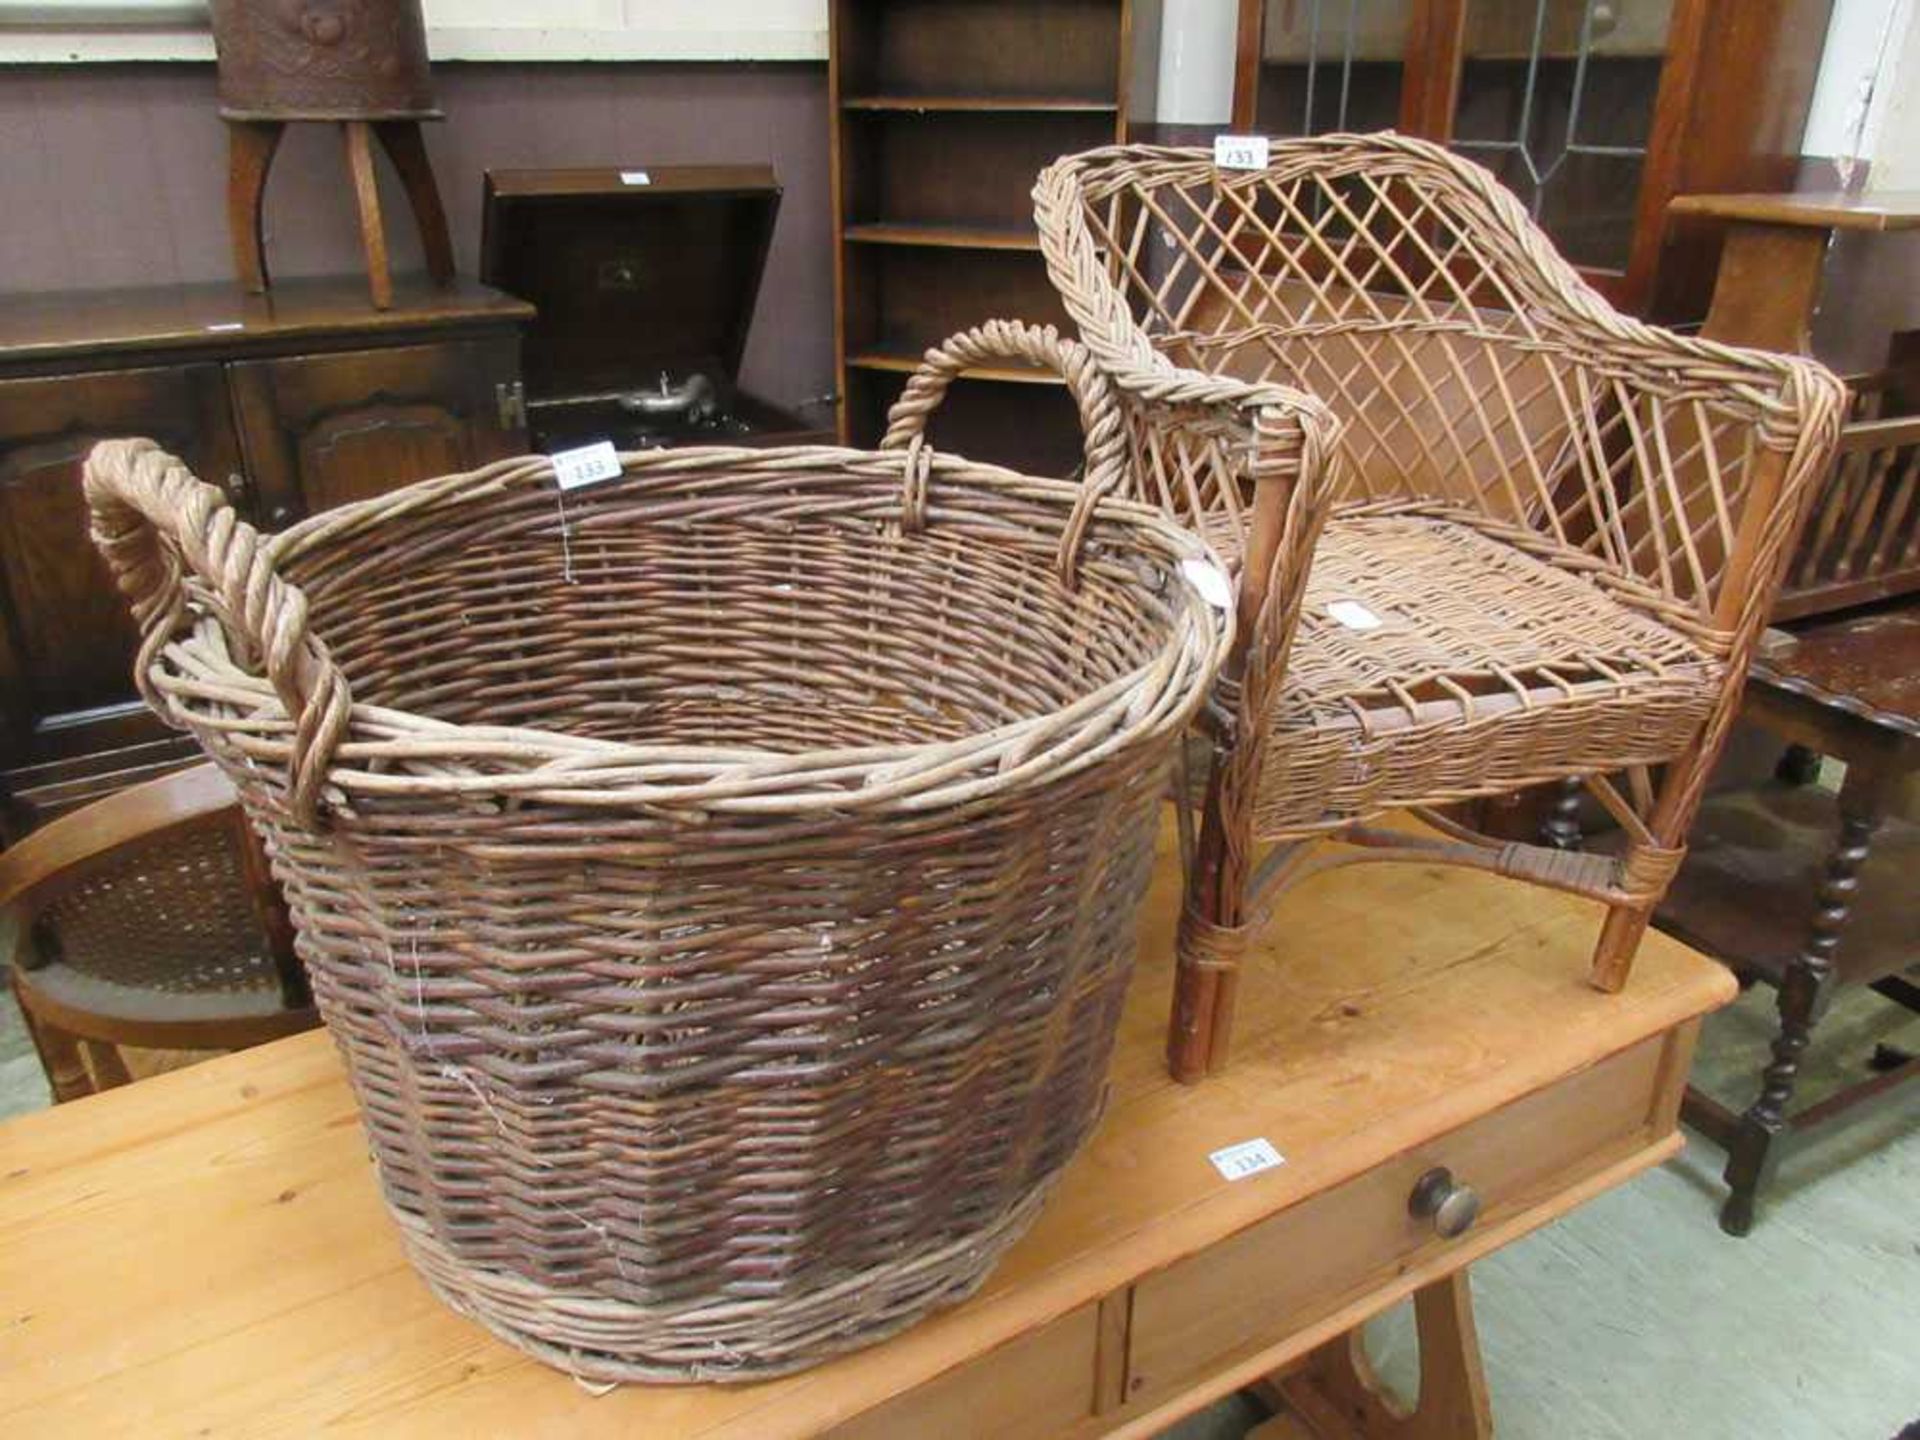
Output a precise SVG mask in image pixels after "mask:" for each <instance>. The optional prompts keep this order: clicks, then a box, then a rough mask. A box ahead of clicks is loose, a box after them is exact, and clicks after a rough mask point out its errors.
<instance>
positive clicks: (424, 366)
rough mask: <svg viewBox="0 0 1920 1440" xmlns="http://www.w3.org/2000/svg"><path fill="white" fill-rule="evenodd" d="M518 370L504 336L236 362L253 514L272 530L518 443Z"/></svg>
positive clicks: (514, 350) (522, 435)
mask: <svg viewBox="0 0 1920 1440" xmlns="http://www.w3.org/2000/svg"><path fill="white" fill-rule="evenodd" d="M519 374H520V353H519V344H518V342H517V341H515V340H513V339H510V338H493V339H487V340H466V341H451V342H445V343H441V344H436V345H406V346H399V347H396V348H392V349H384V350H353V351H345V352H342V353H340V354H335V355H300V356H290V357H286V358H282V359H275V360H246V361H241V362H239V363H237V364H235V365H233V366H232V367H231V368H230V370H229V376H230V379H231V382H232V386H233V403H234V413H235V415H236V416H237V418H238V420H239V425H240V443H241V446H242V448H243V450H244V453H245V457H246V472H247V476H248V478H249V480H250V481H251V483H252V485H253V487H254V493H253V495H252V496H251V497H250V501H251V504H252V507H253V509H254V511H255V513H256V514H257V515H258V516H259V518H260V521H261V523H263V524H264V525H266V526H267V527H268V528H269V529H276V530H277V529H279V528H280V527H281V526H283V525H286V524H289V523H290V522H292V521H294V520H297V519H300V518H301V517H303V516H306V515H311V514H313V513H314V512H315V511H319V510H328V509H331V508H332V507H333V506H335V505H340V504H344V503H345V502H346V501H349V500H364V499H366V498H367V497H368V496H370V495H378V494H380V493H381V492H382V491H386V490H391V489H392V488H393V487H394V486H395V485H396V484H402V483H405V482H406V481H408V480H419V479H423V478H425V477H426V476H429V475H446V474H451V473H452V472H454V471H457V470H471V469H473V468H474V467H475V466H477V465H484V464H486V463H487V462H488V461H489V460H498V459H501V458H502V457H504V456H507V455H512V454H516V453H518V452H520V451H523V450H525V448H526V430H525V428H524V426H523V424H522V423H521V421H520V417H519V413H518V409H517V403H518V402H517V400H516V399H515V396H516V395H517V392H516V391H515V389H514V386H515V385H516V384H517V383H518V380H519ZM395 477H400V478H398V479H396V478H395Z"/></svg>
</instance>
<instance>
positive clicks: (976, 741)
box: [149, 446, 1234, 817]
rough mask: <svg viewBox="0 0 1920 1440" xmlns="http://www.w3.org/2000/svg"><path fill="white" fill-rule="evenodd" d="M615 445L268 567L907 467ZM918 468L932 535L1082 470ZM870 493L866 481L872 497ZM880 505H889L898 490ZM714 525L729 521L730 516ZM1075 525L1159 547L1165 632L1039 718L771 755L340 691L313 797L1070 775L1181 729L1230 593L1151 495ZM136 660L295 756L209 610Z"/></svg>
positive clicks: (363, 519)
mask: <svg viewBox="0 0 1920 1440" xmlns="http://www.w3.org/2000/svg"><path fill="white" fill-rule="evenodd" d="M618 458H619V460H620V462H621V474H620V476H619V477H617V478H613V479H609V480H607V481H605V482H601V483H598V484H595V485H593V486H592V487H591V488H590V490H588V491H585V492H580V491H575V492H561V491H560V490H559V489H558V487H557V485H556V483H555V471H554V467H553V463H552V461H551V460H550V459H548V457H546V456H539V455H535V456H527V457H524V458H517V459H514V460H509V461H502V462H497V463H496V464H494V465H490V466H486V467H482V468H481V469H479V470H474V471H468V472H463V473H460V474H455V475H447V476H442V477H439V478H437V479H432V480H425V481H420V482H416V483H415V484H413V485H409V486H405V487H402V488H401V489H398V490H394V491H390V492H387V493H386V494H384V495H378V496H374V497H371V498H369V499H366V500H360V501H354V502H350V503H348V504H346V505H343V506H340V507H337V508H335V509H331V510H327V511H324V512H322V513H320V514H318V515H314V516H312V517H310V518H308V519H306V520H303V521H301V522H299V523H297V524H295V525H293V526H291V527H289V528H288V529H287V530H285V531H282V532H280V533H279V534H278V535H275V536H272V537H268V538H265V539H264V542H263V549H264V551H265V553H266V555H267V556H268V557H269V558H270V559H271V561H272V562H273V564H274V566H275V567H276V568H278V567H280V566H283V565H286V564H289V563H291V562H295V561H297V560H298V559H299V558H300V557H302V556H304V555H307V554H310V553H313V552H315V551H317V550H320V549H322V548H323V547H329V546H335V545H339V544H343V543H348V542H351V541H353V540H356V539H362V538H364V537H367V536H369V535H371V534H373V533H375V532H377V531H378V530H379V529H380V528H381V527H383V526H385V525H389V524H391V523H393V522H394V521H396V520H399V519H402V518H406V517H419V516H423V515H427V516H430V515H433V514H434V513H435V512H436V511H442V510H444V511H447V512H448V513H454V511H455V510H456V508H457V507H459V506H461V505H463V504H466V503H468V502H472V501H477V500H483V499H486V498H489V497H493V496H498V495H500V494H502V493H512V492H517V491H532V492H534V493H544V494H547V495H554V496H561V495H562V494H563V493H564V494H567V495H569V496H571V495H572V494H583V495H585V496H588V497H606V496H611V495H617V494H619V493H621V492H622V490H623V489H625V490H627V491H637V490H638V489H639V488H640V487H641V486H643V485H644V483H645V482H646V480H647V479H648V478H650V477H679V478H681V479H682V480H686V479H689V478H698V477H703V476H707V475H717V474H719V473H724V472H734V473H737V472H738V471H740V470H742V469H745V470H750V471H753V472H755V473H756V474H759V475H761V476H763V477H767V478H772V479H778V480H780V481H783V482H791V483H793V484H795V485H805V484H820V485H825V484H827V483H828V480H829V478H830V477H828V476H827V475H825V474H823V473H821V472H823V471H826V470H829V469H832V470H838V471H841V472H846V473H850V474H854V475H857V476H861V477H864V478H865V479H866V480H867V482H868V483H869V484H870V485H871V484H874V483H875V482H877V481H881V480H884V481H886V482H888V483H889V484H891V485H893V486H896V487H897V486H898V485H899V484H900V478H899V477H900V476H901V474H902V472H903V468H904V467H906V466H908V465H910V464H912V463H913V462H912V460H911V459H910V458H909V457H907V456H906V455H905V454H904V453H903V452H899V451H868V450H859V449H853V448H848V447H842V446H788V447H769V448H749V447H738V446H689V447H683V448H680V449H675V450H653V451H638V452H628V453H623V454H621V455H620V456H619V457H618ZM921 463H923V464H924V465H925V466H926V471H925V472H924V473H926V474H927V475H929V476H930V477H931V478H932V479H933V480H934V481H936V482H937V486H936V488H935V490H934V492H933V493H932V494H931V495H930V497H929V498H928V499H927V501H926V504H925V515H926V519H927V525H928V529H929V531H930V532H937V529H938V527H939V525H940V523H941V520H942V518H943V517H945V518H948V519H953V518H955V517H956V516H959V515H963V514H965V513H966V508H965V504H964V499H965V497H966V496H968V495H969V494H972V495H976V496H989V497H998V498H1001V499H1004V500H1014V501H1025V502H1028V503H1038V504H1040V505H1043V506H1047V507H1049V508H1057V509H1058V510H1059V511H1060V512H1061V514H1062V516H1063V517H1064V516H1065V515H1066V514H1067V513H1068V512H1070V511H1071V510H1072V508H1073V506H1074V504H1075V502H1076V501H1077V500H1078V499H1079V498H1080V486H1079V485H1078V484H1077V483H1074V482H1070V481H1064V480H1057V479H1048V478H1045V477H1040V476H1034V475H1028V474H1023V473H1021V472H1018V471H1014V470H1010V469H1007V468H1005V467H1002V466H997V465H987V464H983V463H979V462H974V461H969V460H966V459H963V458H961V457H959V456H954V455H950V454H945V453H941V454H933V453H931V451H930V450H926V451H923V453H922V461H921ZM558 503H559V504H561V505H562V506H564V504H565V500H564V499H562V500H560V501H558ZM882 503H883V497H881V496H880V492H878V491H877V490H876V500H875V505H876V507H878V506H880V505H881V504H882ZM891 503H892V506H893V513H894V514H895V515H896V516H897V515H898V513H899V502H898V501H897V500H895V501H893V502H891ZM877 513H879V511H878V509H877V508H876V514H877ZM696 523H697V522H696ZM712 523H721V524H724V523H726V517H724V516H722V517H718V518H716V519H715V520H714V521H713V522H712ZM1089 531H1090V532H1095V531H1097V532H1099V535H1100V542H1101V545H1102V547H1103V554H1102V555H1101V556H1100V557H1098V558H1094V559H1090V560H1089V561H1087V562H1084V563H1087V564H1092V565H1095V566H1097V567H1098V568H1100V569H1101V570H1102V571H1104V572H1108V574H1107V578H1108V579H1109V580H1110V581H1113V582H1117V583H1120V584H1122V585H1125V584H1126V583H1127V582H1126V578H1125V575H1124V574H1122V573H1121V571H1122V570H1123V569H1124V561H1122V562H1120V563H1119V564H1116V565H1112V566H1109V565H1108V564H1105V563H1103V562H1104V561H1107V560H1110V559H1111V556H1109V555H1107V554H1105V553H1104V552H1105V551H1106V550H1108V549H1110V548H1111V547H1112V546H1113V545H1114V543H1115V541H1116V532H1118V535H1119V536H1128V537H1131V540H1132V543H1131V545H1128V546H1125V547H1124V548H1125V549H1127V550H1129V551H1130V552H1131V553H1132V554H1153V555H1156V556H1157V558H1159V559H1160V560H1161V561H1162V562H1163V564H1164V569H1165V571H1166V572H1167V574H1168V578H1169V581H1170V582H1171V583H1169V584H1168V585H1167V586H1166V587H1165V588H1164V589H1163V590H1162V591H1160V592H1159V594H1158V596H1157V600H1158V603H1159V604H1161V605H1162V606H1164V607H1165V608H1166V610H1167V611H1168V612H1169V618H1170V626H1169V630H1168V633H1167V635H1166V637H1165V639H1164V640H1163V641H1162V643H1161V644H1160V645H1159V646H1158V648H1157V651H1156V653H1155V654H1154V655H1153V657H1152V658H1150V659H1149V660H1147V661H1145V662H1143V663H1142V664H1140V665H1137V666H1134V667H1131V668H1130V669H1129V670H1128V671H1126V672H1125V673H1124V674H1122V675H1120V676H1118V677H1116V678H1115V679H1113V680H1111V681H1108V682H1107V683H1106V684H1103V685H1101V686H1098V687H1097V688H1095V689H1094V690H1092V691H1089V692H1087V693H1086V694H1084V695H1082V696H1080V697H1078V698H1077V699H1076V700H1074V701H1073V702H1071V703H1070V704H1067V705H1064V706H1059V707H1056V708H1054V709H1052V710H1049V711H1047V712H1045V713H1043V714H1040V715H1036V716H1027V717H1022V718H1020V719H1017V720H1012V721H1007V722H1004V723H1002V724H1000V725H996V726H992V727H987V728H984V729H980V730H974V731H970V732H968V733H966V734H964V735H961V736H957V737H953V738H951V739H946V740H937V741H912V742H899V743H893V744H878V745H875V744H869V745H861V746H844V747H834V748H814V749H806V750H798V751H775V750H768V749H762V748H758V747H753V746H739V745H733V746H729V745H717V744H716V745H689V744H685V743H679V744H664V743H658V742H646V741H641V742H633V741H619V740H607V739H600V738H594V737H587V736H579V735H572V734H568V733H567V732H566V731H564V730H557V729H551V728H546V727H538V726H501V725H484V724H478V725H477V724H469V723H461V722H456V721H447V720H438V719H435V718H433V717H430V716H427V715H423V714H418V713H415V712H411V711H405V710H399V709H394V708H391V707H385V706H380V705H376V704H372V703H369V702H366V701H363V700H360V699H358V698H355V699H354V701H353V703H352V706H351V710H350V715H351V721H350V724H349V726H348V728H347V732H346V734H345V735H344V736H343V737H342V739H341V742H340V743H339V745H338V746H337V748H336V749H335V750H334V752H333V755H332V762H331V764H330V765H329V767H328V771H327V778H326V782H325V784H324V786H323V793H324V794H325V795H327V796H328V798H329V799H330V801H331V803H333V804H334V805H335V806H336V807H338V808H344V809H346V810H348V811H350V810H351V809H352V800H353V799H354V798H364V799H375V798H391V797H398V796H422V797H424V796H442V797H468V798H470V799H476V800H477V799H483V798H486V797H501V798H509V797H510V798H513V799H517V800H535V801H542V802H546V803H553V804H559V805H569V806H606V807H611V806H621V807H633V806H640V807H648V808H661V809H667V810H676V811H678V810H689V809H691V810H698V811H702V812H709V811H710V812H725V813H731V814H735V815H763V816H767V815H771V816H788V817H794V816H804V815H809V814H813V815H818V814H822V813H826V812H848V811H853V810H860V811H868V810H910V811H915V810H927V809H934V808H944V807H948V806H954V805H961V804H970V803H974V802H978V801H981V800H985V799H988V798H990V797H991V796H994V795H997V794H1003V793H1006V792H1007V791H1009V790H1013V789H1026V788H1030V787H1032V786H1036V785H1039V784H1042V783H1048V782H1051V781H1054V780H1058V779H1062V778H1065V777H1066V776H1068V775H1072V774H1076V773H1079V772H1080V771H1083V770H1085V769H1087V768H1089V767H1091V766H1093V765H1096V764H1099V763H1101V762H1102V761H1104V760H1106V759H1108V758H1109V757H1111V756H1112V755H1114V754H1115V753H1116V752H1118V751H1121V750H1123V749H1128V748H1131V747H1132V746H1133V745H1135V744H1138V743H1143V742H1145V741H1147V740H1148V739H1150V738H1152V737H1154V736H1157V735H1161V734H1164V733H1167V732H1170V731H1173V730H1177V729H1181V728H1184V727H1185V725H1186V724H1187V723H1188V722H1189V721H1190V720H1191V719H1192V718H1193V715H1194V714H1195V713H1196V712H1197V710H1198V709H1199V707H1200V705H1201V703H1202V702H1203V701H1204V699H1205V697H1206V694H1207V693H1208V691H1209V690H1210V689H1211V687H1212V682H1213V679H1214V677H1215V675H1216V674H1217V673H1218V670H1219V667H1220V664H1221V662H1222V661H1223V659H1224V658H1225V655H1226V653H1227V650H1228V647H1229V645H1230V644H1231V641H1232V636H1233V633H1234V612H1233V608H1232V606H1231V605H1230V604H1229V605H1228V606H1227V607H1225V608H1224V609H1223V608H1221V607H1219V606H1218V605H1217V604H1216V603H1214V602H1211V601H1209V600H1208V599H1207V598H1205V597H1204V596H1203V595H1202V593H1201V591H1200V590H1199V588H1198V584H1197V582H1195V581H1193V580H1192V579H1191V578H1190V577H1189V576H1187V575H1185V574H1183V573H1182V570H1183V562H1187V561H1194V562H1198V563H1200V564H1203V565H1210V566H1212V567H1215V568H1216V569H1218V570H1219V571H1221V572H1222V573H1225V572H1226V570H1227V567H1226V566H1225V565H1224V564H1222V563H1221V561H1220V559H1219V557H1218V556H1217V555H1216V554H1215V552H1214V551H1213V550H1212V548H1211V547H1210V546H1208V545H1207V543H1206V542H1205V541H1204V540H1203V539H1201V538H1200V537H1199V536H1198V535H1196V534H1195V533H1193V532H1192V531H1189V530H1186V529H1185V528H1183V527H1181V526H1180V525H1178V524H1177V523H1176V522H1175V521H1173V520H1172V519H1171V518H1169V517H1167V516H1165V515H1164V514H1162V513H1161V512H1160V511H1159V510H1158V509H1157V508H1155V507H1151V506H1147V505H1143V504H1140V503H1138V502H1134V501H1129V500H1123V499H1119V498H1116V497H1112V496H1105V497H1101V498H1099V499H1098V500H1097V501H1095V503H1094V505H1093V509H1092V523H1091V524H1090V526H1089ZM322 593H324V587H322ZM318 603H319V602H316V604H318ZM149 674H150V677H151V679H152V680H153V683H154V687H155V689H156V691H157V692H158V693H159V694H160V695H161V696H162V697H164V699H165V701H166V703H167V708H168V709H169V710H171V711H173V712H174V718H175V719H176V721H177V722H178V723H182V724H184V725H186V726H188V727H189V728H193V729H195V730H196V731H199V732H202V740H203V743H205V741H206V740H207V738H208V734H207V732H211V733H212V734H214V735H216V736H218V737H219V740H218V741H217V742H216V743H218V744H224V745H227V746H231V747H232V750H233V751H234V752H237V753H236V756H235V758H236V759H238V761H239V763H240V764H241V765H242V766H245V767H247V768H253V767H254V766H257V765H287V764H289V763H290V762H291V759H292V752H293V736H294V730H295V726H294V723H293V721H292V720H290V719H289V718H288V714H287V711H286V709H285V707H284V705H283V703H282V701H281V698H280V696H279V694H278V693H277V691H276V690H275V688H274V686H273V685H272V684H271V683H270V682H269V681H268V680H267V679H266V678H264V677H262V676H260V675H258V674H255V673H252V672H251V671H249V670H248V669H247V668H246V667H244V666H242V665H241V664H240V663H239V662H238V661H237V660H236V659H235V658H234V657H233V654H232V652H231V650H230V648H229V646H228V644H227V632H226V630H225V628H224V626H223V624H222V619H221V617H220V616H219V615H218V614H217V613H213V612H211V611H203V613H201V614H200V615H199V616H198V617H197V618H196V619H195V621H194V622H193V624H192V626H191V628H190V629H189V630H188V632H187V633H186V634H185V635H182V636H176V637H175V638H174V639H173V640H172V641H171V642H170V643H168V644H166V645H165V646H164V647H162V648H161V649H160V650H159V651H158V652H157V653H156V655H155V656H154V663H153V665H152V667H151V669H150V672H149ZM209 748H213V747H209Z"/></svg>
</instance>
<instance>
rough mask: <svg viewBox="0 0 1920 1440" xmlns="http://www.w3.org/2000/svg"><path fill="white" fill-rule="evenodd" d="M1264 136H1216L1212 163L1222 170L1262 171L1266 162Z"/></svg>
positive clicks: (1266, 152)
mask: <svg viewBox="0 0 1920 1440" xmlns="http://www.w3.org/2000/svg"><path fill="white" fill-rule="evenodd" d="M1268 154H1269V152H1268V148H1267V137H1266V136H1264V135H1216V136H1214V137H1213V163H1214V164H1216V165H1218V166H1219V167H1220V168H1221V169H1222V170H1264V169H1266V168H1267V160H1268Z"/></svg>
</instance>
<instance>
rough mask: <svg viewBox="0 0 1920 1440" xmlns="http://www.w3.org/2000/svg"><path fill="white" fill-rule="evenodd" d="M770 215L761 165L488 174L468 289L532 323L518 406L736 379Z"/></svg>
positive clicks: (773, 187) (771, 192) (772, 195)
mask: <svg viewBox="0 0 1920 1440" xmlns="http://www.w3.org/2000/svg"><path fill="white" fill-rule="evenodd" d="M779 210H780V185H779V182H778V181H776V180H775V179H774V174H773V169H772V167H771V166H768V165H644V164H635V165H633V166H631V167H629V168H626V169H606V170H597V169H596V170H489V171H488V172H487V177H486V195H485V208H484V211H483V217H482V222H481V224H482V230H481V242H480V276H481V279H483V280H485V281H486V282H487V283H488V284H490V285H493V286H495V287H497V288H498V289H501V290H505V291H507V292H508V293H509V294H513V295H517V296H519V297H520V298H521V299H523V300H528V301H531V302H532V303H533V304H534V306H535V307H536V308H537V309H538V311H539V318H538V319H536V320H535V322H534V324H533V326H532V327H531V328H530V329H529V330H528V331H527V334H526V339H525V342H524V346H523V350H522V356H523V362H522V369H523V373H524V374H525V377H526V387H527V395H528V398H529V399H536V400H546V399H563V398H565V397H567V396H572V395H585V394H593V393H595V392H598V391H605V390H609V389H617V388H621V387H629V386H642V385H650V384H652V383H654V382H655V381H656V380H657V379H658V378H659V375H660V372H661V371H662V370H666V371H669V372H672V373H673V374H675V375H676V376H678V375H680V374H681V373H682V372H684V371H685V370H686V369H688V368H689V367H696V368H704V367H706V366H718V367H719V368H720V369H721V370H722V372H723V373H724V375H725V377H726V378H728V379H737V377H738V375H739V373H740V356H741V354H742V352H743V351H744V350H745V349H746V344H747V331H748V330H749V328H750V327H751V326H752V324H753V307H754V301H755V299H756V298H757V297H758V295H759V293H760V277H761V272H762V271H763V270H764V269H765V267H766V263H767V249H768V246H769V245H771V243H772V241H773V226H774V221H775V219H776V217H777V216H778V214H779Z"/></svg>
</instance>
